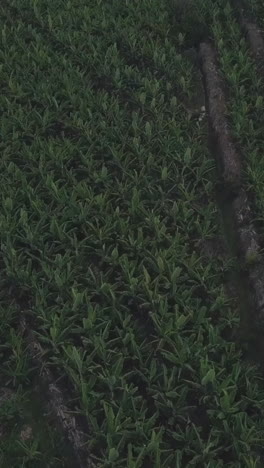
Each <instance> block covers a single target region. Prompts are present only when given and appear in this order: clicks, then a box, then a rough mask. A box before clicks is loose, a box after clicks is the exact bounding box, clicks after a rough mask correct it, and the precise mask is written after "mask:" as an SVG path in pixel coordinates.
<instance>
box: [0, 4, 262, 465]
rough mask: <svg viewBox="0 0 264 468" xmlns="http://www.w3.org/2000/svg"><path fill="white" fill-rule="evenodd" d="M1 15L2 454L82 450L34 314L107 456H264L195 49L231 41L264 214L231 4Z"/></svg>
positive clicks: (236, 99)
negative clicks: (43, 388) (32, 346)
mask: <svg viewBox="0 0 264 468" xmlns="http://www.w3.org/2000/svg"><path fill="white" fill-rule="evenodd" d="M186 5H187V6H186ZM192 12H193V13H192ZM0 19H1V30H2V35H1V47H0V63H1V65H0V77H1V97H0V100H1V101H0V102H1V135H2V138H1V172H0V182H1V189H2V205H1V210H0V222H1V257H0V262H1V329H0V334H1V367H0V376H1V387H5V392H6V391H7V390H6V389H8V391H9V392H10V394H11V395H12V396H11V397H9V398H6V397H4V396H2V397H1V394H0V432H1V434H2V435H1V437H0V465H1V466H3V467H4V466H5V467H14V468H15V467H21V466H23V467H36V466H39V467H41V466H43V467H44V466H45V467H46V466H50V467H61V466H65V467H67V466H72V465H71V464H70V462H69V459H68V462H67V456H63V452H64V450H65V447H63V446H62V445H61V441H60V440H59V436H58V435H57V433H56V432H54V431H51V429H50V428H49V427H46V426H48V423H47V421H46V419H45V415H44V414H42V401H41V399H40V401H38V396H39V394H37V393H36V390H35V386H36V378H37V377H36V376H37V375H38V372H37V370H36V369H34V368H33V367H32V364H31V362H30V360H29V355H28V351H27V346H26V344H25V341H24V340H23V337H22V336H21V331H20V327H19V320H20V317H21V316H22V314H24V316H25V317H26V318H27V320H28V321H29V323H30V324H31V327H32V329H33V330H34V333H35V334H36V337H37V339H38V340H39V341H40V342H41V344H42V346H43V349H44V350H45V360H46V361H47V362H48V365H49V366H50V368H51V369H52V371H53V372H54V375H56V376H60V379H61V382H63V386H64V388H65V389H66V392H68V394H69V395H70V398H71V401H72V407H73V408H74V411H77V412H79V413H80V414H81V415H83V416H84V418H85V420H86V421H87V423H88V425H89V428H90V430H89V432H90V433H89V438H88V439H89V440H88V442H87V443H88V447H89V452H90V454H91V458H92V459H93V461H94V463H95V466H98V467H111V466H112V467H120V468H121V467H122V468H123V467H126V466H127V467H129V468H139V467H156V468H158V467H164V468H166V467H167V468H169V467H172V468H174V467H179V468H180V467H182V468H184V467H186V466H197V467H207V468H217V467H219V468H220V467H222V466H224V465H226V466H230V467H241V468H242V467H250V468H253V467H261V466H263V465H262V463H261V460H262V457H263V450H262V446H263V437H264V421H263V401H264V384H263V379H262V376H261V375H262V374H261V372H260V371H259V370H258V369H257V367H256V366H255V365H254V364H252V363H250V362H248V361H247V360H246V359H243V356H242V351H241V346H240V344H239V342H238V341H237V340H236V336H237V335H238V332H239V324H240V320H239V312H238V310H237V303H236V302H235V301H234V300H232V299H230V297H229V296H228V294H227V290H226V287H225V278H226V272H227V271H228V270H229V268H230V262H229V260H228V258H227V257H228V256H227V255H226V253H225V254H223V249H221V248H217V247H219V246H221V245H222V240H221V234H220V233H221V217H220V215H219V212H218V210H217V206H216V202H215V193H214V187H215V183H216V174H215V169H214V162H213V160H212V156H211V155H210V153H209V149H208V135H207V125H206V122H205V120H201V119H199V118H198V116H197V108H198V111H199V109H200V107H201V105H203V101H202V100H200V99H201V80H200V75H199V69H198V65H197V60H195V59H194V58H195V52H193V51H191V49H190V48H191V47H193V46H196V45H197V43H198V42H199V41H200V40H201V39H204V38H205V37H210V38H211V39H214V40H215V44H216V46H217V47H218V49H219V52H220V64H221V67H222V71H223V74H224V75H225V77H226V79H227V83H228V85H229V89H230V101H229V102H230V118H231V122H232V125H233V131H234V133H235V134H236V137H237V139H239V140H240V141H241V144H242V145H243V148H244V151H245V153H246V155H247V158H246V161H247V164H245V181H246V183H247V184H248V186H250V187H251V188H252V187H253V188H254V190H255V195H256V212H257V213H258V215H259V217H260V216H261V211H262V207H263V202H264V197H263V195H262V192H263V171H262V170H261V168H262V166H263V162H262V161H261V159H260V157H259V155H260V153H261V151H262V148H263V134H262V133H261V132H263V130H261V125H262V123H261V118H262V117H261V114H262V112H263V85H262V81H261V78H260V77H259V76H258V74H257V71H256V68H254V67H255V65H254V63H253V61H252V59H251V58H250V57H249V53H248V46H247V45H246V42H245V40H244V39H243V37H242V32H241V30H240V28H239V26H238V24H237V21H236V15H235V13H234V12H233V10H232V8H231V7H230V5H229V4H226V2H220V1H219V2H218V3H217V5H216V4H214V2H208V1H207V2H201V4H200V3H199V2H198V4H196V6H194V5H192V3H191V2H187V3H185V5H184V4H180V3H179V2H176V1H175V3H174V2H167V1H165V0H163V1H158V0H141V1H140V2H139V1H136V0H131V1H123V2H117V1H115V0H111V1H108V2H103V1H100V0H97V1H96V0H90V1H89V2H85V1H84V0H82V1H77V0H69V1H68V2H64V1H62V0H55V1H53V2H50V1H48V0H10V1H9V2H6V1H4V2H1V5H0ZM196 26H197V27H196ZM194 29H195V31H196V32H195V34H193V30H194ZM187 49H188V50H189V52H188V50H187ZM186 50H187V52H186ZM197 95H199V98H197ZM210 246H211V249H210V248H209V247H210ZM210 250H213V252H211V253H210ZM2 393H3V392H2ZM5 394H6V393H5ZM30 401H34V402H35V404H34V405H30ZM31 406H36V407H37V409H36V410H34V409H32V408H31ZM36 420H38V421H37V423H36ZM34 421H35V422H34ZM25 425H26V426H27V427H31V428H33V430H32V434H30V436H29V437H21V431H23V428H25ZM47 439H48V440H49V443H47ZM44 440H45V441H46V442H44ZM64 459H65V460H64Z"/></svg>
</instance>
